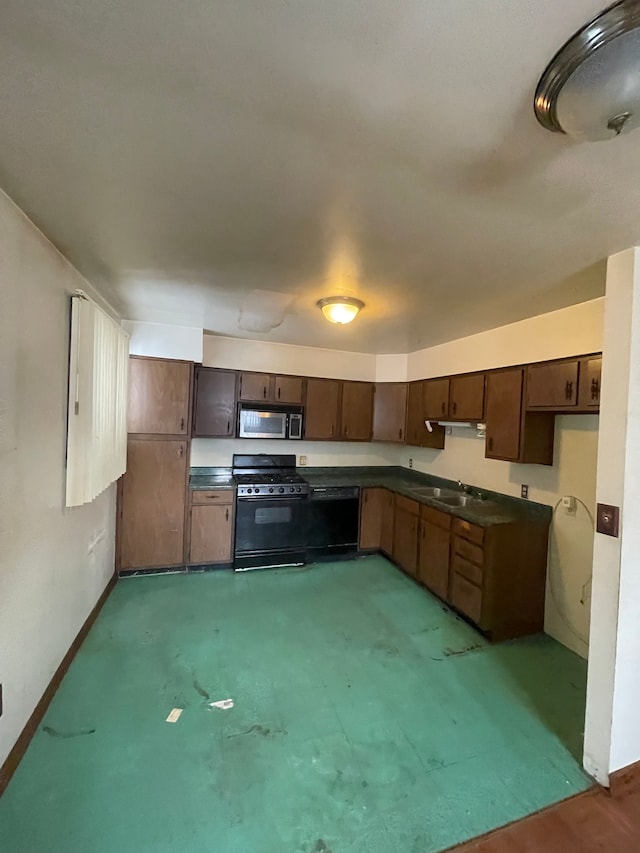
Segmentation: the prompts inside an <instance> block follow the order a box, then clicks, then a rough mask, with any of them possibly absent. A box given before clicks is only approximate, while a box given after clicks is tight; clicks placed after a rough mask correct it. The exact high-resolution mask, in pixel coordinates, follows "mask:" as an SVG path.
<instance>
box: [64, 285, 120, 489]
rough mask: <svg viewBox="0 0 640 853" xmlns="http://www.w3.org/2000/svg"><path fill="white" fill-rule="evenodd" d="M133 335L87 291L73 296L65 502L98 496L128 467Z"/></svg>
mask: <svg viewBox="0 0 640 853" xmlns="http://www.w3.org/2000/svg"><path fill="white" fill-rule="evenodd" d="M128 368H129V336H128V335H127V333H126V332H125V331H124V330H123V329H121V328H120V326H119V325H118V324H117V323H116V322H115V321H114V320H112V318H111V317H109V316H108V315H107V314H105V313H104V311H102V310H101V309H100V308H99V307H98V306H97V305H96V304H95V303H94V302H92V301H91V300H90V299H89V298H88V297H87V296H86V295H85V294H83V293H82V292H81V291H78V292H77V294H76V295H75V296H73V297H72V300H71V348H70V359H69V412H68V427H67V495H66V504H67V506H80V505H81V504H86V503H89V502H90V501H92V500H93V499H94V498H96V497H97V496H98V495H99V494H100V493H101V492H103V491H104V490H105V489H106V488H107V486H109V485H110V484H111V483H113V482H114V481H115V480H117V479H118V477H120V476H121V474H124V472H125V469H126V467H127V379H128Z"/></svg>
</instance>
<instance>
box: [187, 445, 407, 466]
mask: <svg viewBox="0 0 640 853" xmlns="http://www.w3.org/2000/svg"><path fill="white" fill-rule="evenodd" d="M234 453H295V454H296V456H297V457H298V458H297V461H298V464H299V462H300V456H301V455H304V456H306V457H307V465H308V466H309V467H311V466H314V467H321V468H322V467H328V466H335V465H344V466H349V465H395V464H396V461H395V456H394V454H393V453H392V452H390V451H389V447H388V445H385V444H380V443H372V444H371V443H369V442H362V443H358V442H357V441H352V442H342V441H335V442H334V441H268V440H265V441H260V440H258V439H252V438H220V439H215V438H195V439H194V440H193V441H192V443H191V465H193V466H194V467H199V466H207V465H210V466H214V467H218V466H222V467H227V466H228V465H231V457H232V455H233V454H234Z"/></svg>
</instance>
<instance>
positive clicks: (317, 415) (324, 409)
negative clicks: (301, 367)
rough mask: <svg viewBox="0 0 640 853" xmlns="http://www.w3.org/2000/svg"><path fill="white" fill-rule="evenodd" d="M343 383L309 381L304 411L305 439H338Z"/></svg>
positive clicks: (332, 380) (324, 380)
mask: <svg viewBox="0 0 640 853" xmlns="http://www.w3.org/2000/svg"><path fill="white" fill-rule="evenodd" d="M340 386H341V383H340V382H339V381H338V380H337V379H308V380H307V404H306V406H305V410H304V437H305V438H306V439H307V440H311V441H315V440H319V441H323V440H325V439H331V438H337V437H338V414H339V408H338V404H339V402H340Z"/></svg>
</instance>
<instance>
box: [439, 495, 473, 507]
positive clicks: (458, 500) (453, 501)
mask: <svg viewBox="0 0 640 853" xmlns="http://www.w3.org/2000/svg"><path fill="white" fill-rule="evenodd" d="M438 501H439V502H440V503H442V504H446V505H447V506H468V505H469V504H481V503H482V500H481V499H480V498H474V497H473V495H448V496H445V497H441V498H438Z"/></svg>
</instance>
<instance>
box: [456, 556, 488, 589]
mask: <svg viewBox="0 0 640 853" xmlns="http://www.w3.org/2000/svg"><path fill="white" fill-rule="evenodd" d="M451 568H452V569H453V571H454V572H458V574H460V575H462V576H463V577H464V578H466V579H467V580H468V581H471V583H474V584H475V585H476V586H482V566H476V565H474V564H473V563H470V562H469V561H468V560H465V559H464V557H461V556H460V554H454V555H453V560H452V562H451Z"/></svg>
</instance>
